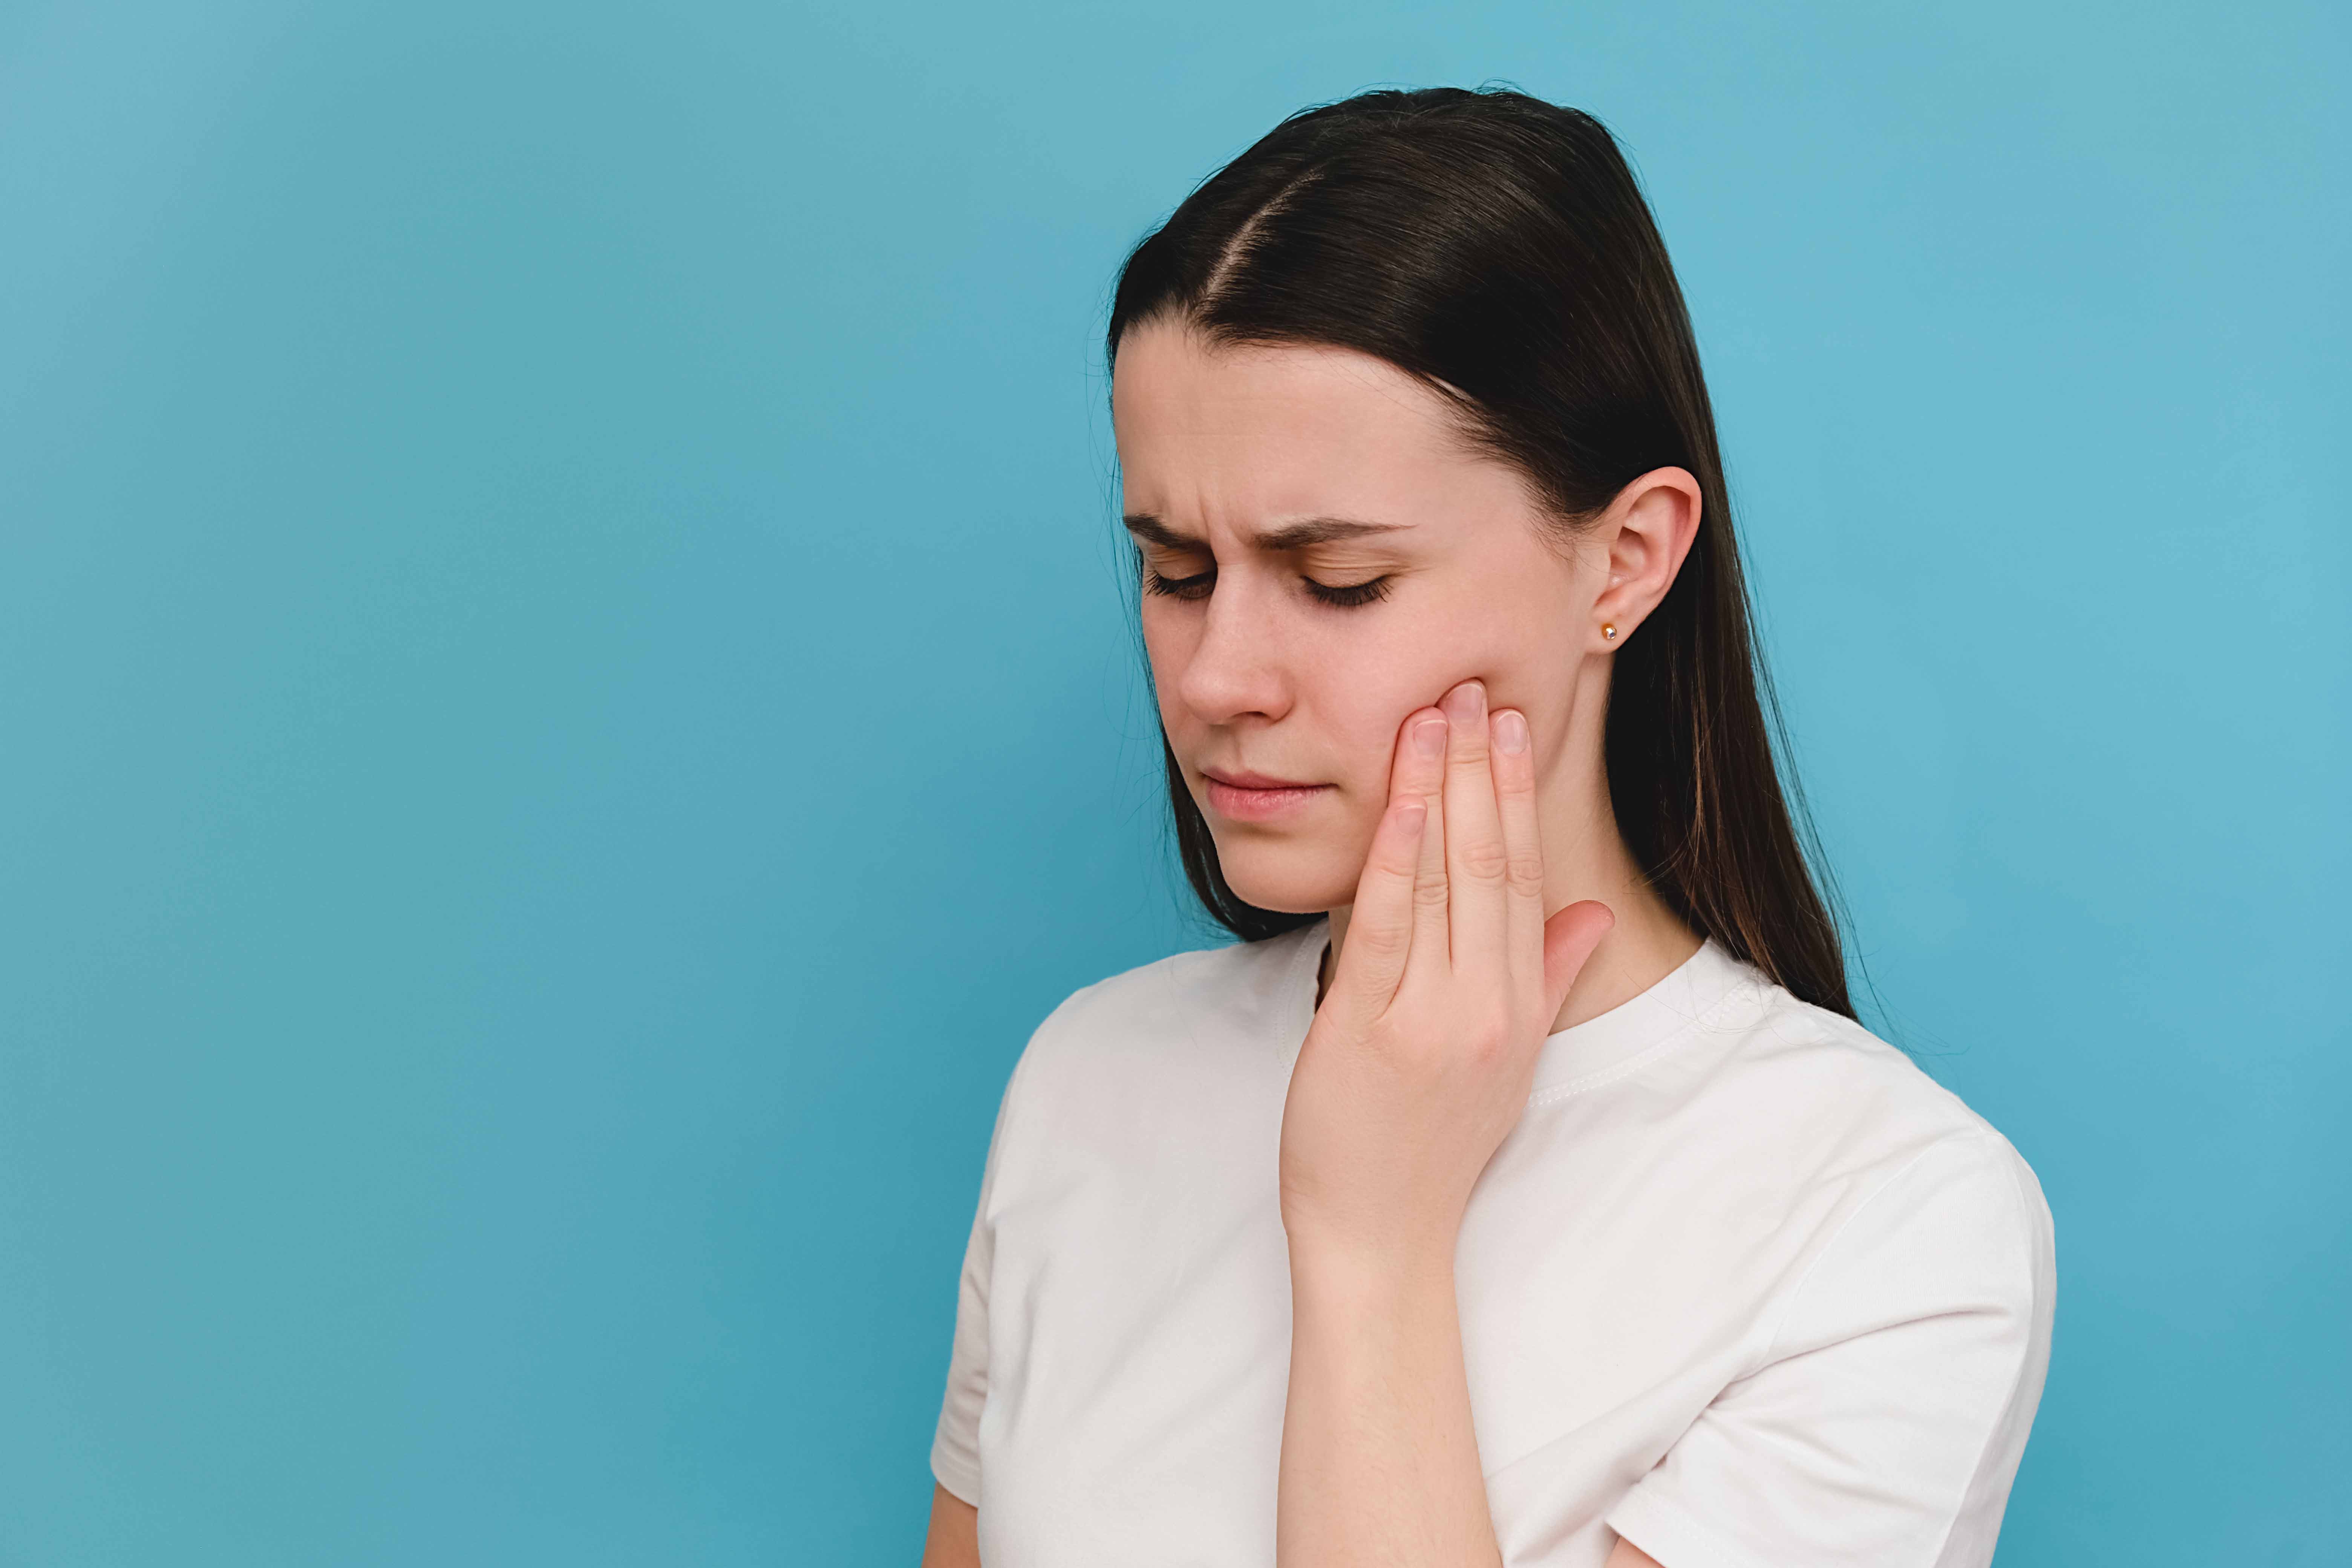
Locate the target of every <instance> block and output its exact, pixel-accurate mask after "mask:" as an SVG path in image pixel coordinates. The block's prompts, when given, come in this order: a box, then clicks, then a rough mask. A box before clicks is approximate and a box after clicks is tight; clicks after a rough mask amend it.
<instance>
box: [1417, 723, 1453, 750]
mask: <svg viewBox="0 0 2352 1568" xmlns="http://www.w3.org/2000/svg"><path fill="white" fill-rule="evenodd" d="M1412 749H1413V750H1414V751H1416V752H1420V753H1421V754H1422V755H1423V756H1424V757H1439V756H1444V754H1445V721H1444V720H1443V719H1423V721H1421V722H1420V723H1418V724H1415V725H1414V726H1413V727H1412Z"/></svg>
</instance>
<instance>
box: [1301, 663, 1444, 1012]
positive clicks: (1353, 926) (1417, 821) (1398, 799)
mask: <svg viewBox="0 0 2352 1568" xmlns="http://www.w3.org/2000/svg"><path fill="white" fill-rule="evenodd" d="M1444 767H1445V719H1444V715H1443V714H1441V713H1439V712H1438V711H1437V710H1435V709H1434V708H1423V709H1421V710H1418V711H1416V712H1413V713H1411V714H1408V715H1407V716H1406V718H1405V721H1404V723H1403V724H1402V726H1401V727H1400V728H1399V730H1398V732H1397V741H1396V746H1395V748H1394V749H1393V751H1392V752H1391V755H1390V761H1389V803H1388V809H1387V810H1386V811H1385V812H1384V813H1382V814H1381V823H1380V826H1378V827H1377V828H1375V829H1374V830H1373V834H1372V848H1371V853H1370V855H1368V856H1367V857H1366V858H1365V860H1364V871H1363V875H1362V876H1361V877H1360V878H1359V879H1357V883H1356V901H1355V904H1354V907H1353V908H1352V909H1351V910H1349V917H1348V940H1347V942H1344V943H1343V944H1342V945H1341V947H1340V949H1339V968H1338V969H1337V970H1336V971H1335V972H1334V973H1333V974H1332V977H1331V988H1332V993H1333V994H1334V995H1337V994H1339V993H1340V992H1342V991H1344V992H1345V993H1346V997H1345V999H1344V1000H1343V1001H1341V1002H1340V1003H1339V1005H1341V1006H1343V1007H1348V1008H1350V1009H1354V1010H1355V1016H1357V1017H1358V1018H1359V1020H1360V1021H1369V1020H1370V1019H1371V1018H1374V1017H1377V1016H1379V1015H1380V1012H1381V1009H1382V1008H1383V1007H1386V1006H1387V1005H1388V1004H1389V1000H1390V998H1391V997H1392V996H1394V995H1395V994H1396V988H1397V986H1398V985H1399V984H1402V981H1403V978H1404V972H1405V967H1406V964H1407V963H1408V962H1409V961H1410V959H1411V957H1412V953H1413V952H1415V951H1416V950H1417V949H1420V948H1422V947H1423V946H1424V945H1425V944H1426V943H1428V942H1431V941H1432V940H1433V941H1434V944H1435V947H1436V951H1437V952H1438V953H1440V954H1441V955H1442V954H1443V953H1444V951H1445V928H1444V918H1445V903H1444V890H1445V889H1444V875H1443V866H1442V858H1443V855H1444V850H1443V848H1442V847H1441V848H1439V849H1438V850H1437V851H1436V853H1437V854H1438V856H1439V857H1440V858H1441V866H1440V868H1439V880H1438V884H1437V903H1436V915H1437V919H1438V921H1439V924H1438V927H1437V931H1436V935H1435V937H1434V938H1433V939H1431V938H1428V937H1424V936H1423V934H1422V933H1421V930H1420V927H1421V924H1422V921H1423V915H1424V912H1425V911H1426V910H1427V908H1428V906H1427V904H1426V903H1425V902H1424V900H1423V892H1422V889H1423V882H1424V881H1425V879H1426V877H1427V874H1428V869H1429V863H1430V853H1431V849H1430V841H1431V840H1433V839H1435V840H1437V841H1438V842H1439V843H1440V844H1441V845H1442V843H1443V833H1444V829H1443V826H1442V825H1441V824H1440V823H1439V822H1438V820H1437V795H1438V791H1439V788H1440V786H1441V785H1442V784H1443V782H1444ZM1359 950H1362V956H1361V958H1360V960H1359V958H1358V956H1357V954H1358V951H1359ZM1328 1000H1329V998H1327V1001H1328Z"/></svg>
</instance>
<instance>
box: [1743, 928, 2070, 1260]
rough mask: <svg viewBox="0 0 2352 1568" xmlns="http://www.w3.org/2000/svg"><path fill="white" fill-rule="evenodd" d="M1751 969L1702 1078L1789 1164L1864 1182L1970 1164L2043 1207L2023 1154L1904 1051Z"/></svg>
mask: <svg viewBox="0 0 2352 1568" xmlns="http://www.w3.org/2000/svg"><path fill="white" fill-rule="evenodd" d="M1755 979H1756V981H1757V984H1755V986H1754V987H1753V990H1752V993H1751V994H1752V996H1753V998H1754V1003H1753V1005H1751V1006H1750V1007H1749V1008H1748V1009H1747V1010H1745V1013H1744V1016H1741V1017H1739V1018H1738V1029H1737V1035H1738V1039H1737V1042H1736V1045H1735V1046H1734V1047H1733V1048H1731V1049H1728V1050H1727V1051H1725V1052H1724V1053H1723V1054H1722V1055H1721V1056H1720V1057H1719V1058H1717V1063H1716V1069H1715V1072H1714V1073H1713V1074H1711V1075H1710V1076H1711V1077H1712V1078H1713V1079H1715V1081H1714V1082H1713V1083H1712V1084H1711V1086H1710V1088H1711V1090H1712V1092H1713V1094H1714V1095H1715V1096H1716V1097H1717V1099H1718V1100H1719V1103H1722V1104H1727V1105H1737V1106H1738V1115H1739V1117H1740V1120H1741V1121H1743V1122H1744V1123H1746V1124H1748V1125H1750V1126H1756V1127H1759V1128H1763V1129H1769V1136H1773V1137H1776V1138H1778V1139H1780V1140H1781V1141H1782V1142H1785V1144H1786V1145H1787V1148H1786V1151H1785V1152H1787V1154H1788V1155H1789V1157H1790V1167H1791V1168H1793V1169H1798V1170H1807V1169H1811V1170H1813V1171H1814V1173H1815V1174H1816V1175H1818V1176H1820V1177H1822V1178H1824V1179H1854V1180H1857V1181H1858V1182H1859V1183H1860V1184H1862V1185H1863V1186H1864V1188H1865V1189H1866V1188H1868V1187H1871V1186H1874V1185H1875V1184H1879V1183H1890V1182H1892V1181H1894V1180H1895V1178H1896V1177H1898V1176H1900V1175H1902V1174H1904V1173H1906V1171H1909V1170H1910V1168H1911V1167H1912V1166H1913V1165H1915V1164H1918V1165H1919V1166H1920V1167H1921V1173H1924V1172H1927V1171H1930V1170H1933V1171H1947V1172H1948V1171H1952V1170H1956V1169H1960V1168H1966V1169H1968V1170H1969V1171H1970V1172H1971V1173H1972V1175H1973V1176H1974V1177H1975V1178H1976V1179H1979V1180H1981V1181H1984V1182H1986V1183H1989V1184H1991V1185H1992V1186H1994V1187H1997V1188H2000V1189H2002V1190H2007V1191H2011V1192H2013V1193H2014V1194H2016V1195H2017V1196H2018V1197H2020V1198H2021V1199H2022V1200H2023V1202H2024V1203H2025V1205H2027V1206H2028V1207H2030V1208H2032V1209H2036V1210H2039V1211H2041V1213H2042V1215H2045V1216H2046V1215H2047V1212H2048V1210H2047V1205H2046V1204H2045V1202H2044V1200H2043V1197H2042V1189H2041V1184H2040V1182H2039V1181H2038V1179H2037V1178H2036V1176H2035V1174H2034V1172H2033V1169H2032V1166H2031V1165H2030V1164H2029V1163H2027V1161H2026V1159H2025V1156H2024V1155H2023V1154H2022V1153H2021V1152H2019V1150H2018V1148H2017V1146H2016V1145H2015V1144H2014V1143H2013V1142H2011V1141H2010V1139H2009V1138H2008V1136H2007V1135H2006V1134H2005V1133H2003V1132H2002V1131H2001V1130H2000V1128H1999V1127H1997V1126H1995V1125H1994V1124H1993V1122H1992V1121H1990V1119H1989V1118H1987V1117H1986V1116H1985V1115H1984V1114H1983V1113H1982V1112H1980V1111H1979V1110H1978V1109H1977V1108H1976V1107H1974V1106H1972V1105H1970V1104H1969V1102H1968V1101H1967V1100H1964V1099H1963V1098H1962V1097H1961V1096H1960V1094H1959V1093H1958V1091H1957V1090H1956V1089H1952V1088H1951V1087H1950V1086H1949V1085H1948V1084H1946V1083H1944V1082H1942V1081H1940V1080H1939V1079H1937V1078H1936V1077H1935V1076H1934V1075H1933V1074H1931V1073H1930V1072H1929V1071H1928V1069H1927V1067H1926V1066H1924V1065H1923V1064H1922V1063H1921V1061H1920V1060H1919V1059H1918V1058H1916V1056H1915V1055H1913V1054H1912V1052H1911V1051H1909V1050H1906V1049H1903V1048H1900V1047H1897V1046H1896V1045H1895V1044H1893V1043H1891V1042H1890V1041H1889V1040H1887V1039H1886V1038H1885V1037H1883V1036H1881V1035H1879V1034H1878V1033H1876V1032H1874V1031H1873V1030H1872V1029H1870V1028H1869V1027H1867V1026H1864V1024H1862V1023H1860V1022H1859V1021H1857V1020H1855V1019H1853V1018H1851V1017H1848V1016H1845V1015H1844V1014H1842V1013H1837V1012H1832V1011H1831V1010H1830V1009H1828V1008H1826V1007H1821V1006H1816V1005H1812V1004H1811V1003H1807V1002H1803V1001H1800V1000H1799V999H1798V998H1796V997H1795V996H1792V995H1790V994H1789V993H1788V992H1787V991H1786V990H1784V989H1782V988H1781V987H1780V986H1778V985H1774V984H1771V983H1770V982H1769V981H1766V980H1764V979H1763V977H1762V976H1761V975H1758V976H1756V977H1755ZM1915 1174H1917V1173H1915Z"/></svg>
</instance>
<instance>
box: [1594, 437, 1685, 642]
mask: <svg viewBox="0 0 2352 1568" xmlns="http://www.w3.org/2000/svg"><path fill="white" fill-rule="evenodd" d="M1699 507H1700V500H1699V488H1698V480H1696V479H1694V478H1692V477H1691V473H1690V470H1689V469H1687V468H1653V469H1651V470H1650V471H1649V472H1648V473H1646V474H1643V476H1642V477H1641V478H1639V479H1635V480H1633V482H1632V483H1631V484H1629V485H1627V486H1626V487H1625V488H1624V489H1622V490H1619V491H1618V492H1617V499H1616V500H1612V501H1611V502H1610V503H1609V507H1608V510H1605V511H1603V512H1602V513H1601V522H1600V526H1599V527H1598V528H1596V529H1594V530H1593V535H1594V537H1593V540H1592V542H1593V543H1594V544H1596V545H1599V546H1601V548H1603V549H1605V550H1606V551H1607V552H1608V562H1609V580H1608V582H1607V584H1604V585H1603V586H1602V588H1601V595H1600V597H1599V598H1597V599H1595V600H1594V601H1593V604H1592V631H1591V638H1592V646H1593V647H1595V648H1596V649H1599V650H1602V651H1606V650H1608V649H1612V648H1621V647H1624V646H1625V639H1626V638H1627V637H1632V636H1633V628H1634V627H1635V626H1640V625H1641V624H1642V622H1643V620H1645V619H1647V618H1648V616H1649V614H1650V612H1651V611H1652V610H1654V609H1656V608H1657V607H1658V601H1659V600H1661V599H1663V598H1664V597H1665V596H1666V590H1667V589H1669V588H1671V587H1673V586H1674V585H1675V573H1677V572H1680V571H1681V570H1682V569H1683V557H1685V556H1686V555H1688V554H1689V553H1690V547H1691V542H1692V541H1693V540H1695V539H1696V538H1697V537H1698V523H1699ZM1602 626H1614V627H1616V628H1617V635H1616V636H1615V637H1605V636H1604V635H1603V634H1602V632H1601V627H1602Z"/></svg>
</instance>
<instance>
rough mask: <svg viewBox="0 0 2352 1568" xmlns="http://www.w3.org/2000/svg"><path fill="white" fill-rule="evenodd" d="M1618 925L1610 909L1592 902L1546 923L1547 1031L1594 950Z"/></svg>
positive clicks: (1583, 902)
mask: <svg viewBox="0 0 2352 1568" xmlns="http://www.w3.org/2000/svg"><path fill="white" fill-rule="evenodd" d="M1616 924H1617V917H1616V916H1615V915H1614V914H1612V913H1611V912H1610V910H1609V906H1608V905H1607V904H1604V903H1601V902H1598V901H1596V900H1591V899H1584V900H1580V901H1578V902H1576V903H1573V904H1570V905H1569V906H1568V907H1567V908H1566V909H1564V910H1560V911H1559V913H1557V914H1555V915H1553V916H1552V917H1551V918H1550V919H1549V920H1548V921H1544V1000H1545V1004H1546V1005H1548V1006H1549V1008H1550V1009H1551V1010H1550V1011H1549V1012H1548V1013H1546V1014H1545V1015H1544V1018H1545V1023H1544V1027H1545V1028H1547V1029H1549V1028H1550V1027H1551V1023H1550V1020H1551V1019H1553V1018H1557V1017H1558V1016H1559V1008H1560V1004H1561V1003H1563V1002H1565V1001H1567V1000H1568V988H1569V987H1570V986H1571V985H1573V984H1576V977H1577V975H1578V974H1579V973H1581V972H1582V971H1583V968H1584V963H1585V961H1586V960H1587V959H1589V958H1591V956H1592V950H1593V949H1594V948H1596V947H1599V946H1600V945H1601V938H1602V937H1604V936H1607V935H1608V934H1609V932H1610V931H1611V929H1612V927H1614V926H1615V925H1616Z"/></svg>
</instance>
